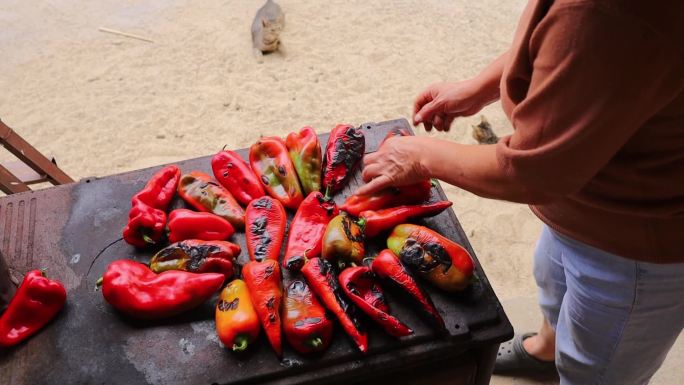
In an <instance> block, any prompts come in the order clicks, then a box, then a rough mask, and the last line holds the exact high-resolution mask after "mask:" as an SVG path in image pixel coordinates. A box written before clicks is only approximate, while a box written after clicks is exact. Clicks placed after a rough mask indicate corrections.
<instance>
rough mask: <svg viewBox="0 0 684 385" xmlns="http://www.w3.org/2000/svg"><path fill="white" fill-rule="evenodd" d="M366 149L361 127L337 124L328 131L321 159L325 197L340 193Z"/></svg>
mask: <svg viewBox="0 0 684 385" xmlns="http://www.w3.org/2000/svg"><path fill="white" fill-rule="evenodd" d="M365 149H366V139H365V137H364V135H363V131H362V130H361V127H358V128H354V127H353V126H350V125H348V124H338V125H337V126H335V128H333V129H332V131H330V137H328V145H327V147H326V148H325V156H324V157H323V188H324V189H325V191H326V195H328V194H333V193H335V192H337V191H340V190H341V189H342V188H343V187H344V184H345V182H346V181H347V180H348V179H349V176H350V175H351V174H352V171H354V167H356V165H357V164H358V163H359V161H360V160H361V158H363V154H364V152H365Z"/></svg>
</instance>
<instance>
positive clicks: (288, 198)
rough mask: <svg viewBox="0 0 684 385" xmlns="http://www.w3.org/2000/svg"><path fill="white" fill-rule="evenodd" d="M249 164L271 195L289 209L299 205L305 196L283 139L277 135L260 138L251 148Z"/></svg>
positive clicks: (294, 208)
mask: <svg viewBox="0 0 684 385" xmlns="http://www.w3.org/2000/svg"><path fill="white" fill-rule="evenodd" d="M249 164H250V165H252V169H253V170H254V173H255V174H256V176H257V177H258V178H259V179H261V183H262V185H263V186H264V189H265V190H266V191H267V192H268V194H269V195H271V196H272V197H274V198H276V199H277V200H279V201H280V202H281V203H282V204H283V206H285V207H287V208H288V209H291V210H296V209H297V207H299V205H300V204H301V203H302V200H303V199H304V196H303V195H302V189H301V187H300V186H299V180H298V179H297V172H296V171H295V169H294V165H293V164H292V161H291V160H290V155H289V154H288V152H287V147H285V143H284V142H283V140H282V139H280V138H279V137H277V136H269V137H265V138H261V139H259V140H258V141H257V142H256V143H254V144H253V145H252V147H250V149H249Z"/></svg>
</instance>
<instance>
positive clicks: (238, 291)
mask: <svg viewBox="0 0 684 385" xmlns="http://www.w3.org/2000/svg"><path fill="white" fill-rule="evenodd" d="M260 329H261V324H259V317H258V316H257V314H256V311H255V310H254V305H252V299H251V296H250V295H249V290H247V285H245V281H243V280H241V279H235V280H233V281H231V282H230V283H229V284H228V285H226V287H225V288H223V290H222V291H221V294H220V295H219V298H218V301H217V302H216V334H217V335H218V337H219V339H220V340H221V342H223V344H224V345H225V346H226V347H228V348H230V349H231V350H232V351H234V352H242V351H244V350H246V349H247V347H248V346H249V345H250V344H251V343H253V342H254V341H256V339H257V337H259V330H260Z"/></svg>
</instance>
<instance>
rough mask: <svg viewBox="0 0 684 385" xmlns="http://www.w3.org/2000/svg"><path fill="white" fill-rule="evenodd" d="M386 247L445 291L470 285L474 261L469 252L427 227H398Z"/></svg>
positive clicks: (410, 225) (454, 290)
mask: <svg viewBox="0 0 684 385" xmlns="http://www.w3.org/2000/svg"><path fill="white" fill-rule="evenodd" d="M387 247H388V248H389V249H390V250H392V252H393V253H394V254H396V255H398V256H399V257H400V258H401V261H402V262H403V263H405V264H406V265H407V266H409V267H410V268H412V269H414V270H416V271H417V272H418V274H420V275H421V276H422V277H423V278H425V279H427V280H428V281H430V282H431V283H433V284H434V285H435V286H437V287H439V288H440V289H442V290H444V291H448V292H457V291H460V290H463V289H465V288H466V286H468V284H469V283H470V279H471V277H472V275H473V259H472V257H471V256H470V254H468V251H467V250H466V249H464V248H463V247H461V245H459V244H458V243H456V242H453V241H451V240H449V239H447V238H445V237H443V236H441V235H439V234H437V233H436V232H435V231H433V230H430V229H428V228H427V227H424V226H418V225H412V224H403V225H399V226H397V227H395V228H394V230H392V233H391V234H390V236H389V238H387Z"/></svg>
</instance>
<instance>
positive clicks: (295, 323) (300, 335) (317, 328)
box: [283, 279, 333, 354]
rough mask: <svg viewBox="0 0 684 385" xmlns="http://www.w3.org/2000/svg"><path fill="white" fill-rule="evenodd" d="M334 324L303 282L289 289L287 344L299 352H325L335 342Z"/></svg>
mask: <svg viewBox="0 0 684 385" xmlns="http://www.w3.org/2000/svg"><path fill="white" fill-rule="evenodd" d="M332 331H333V322H332V320H331V319H330V318H329V317H328V313H327V312H326V310H325V308H324V307H323V306H322V305H321V304H320V303H319V302H318V300H317V299H316V297H315V296H314V295H313V293H312V292H311V289H309V285H307V284H306V281H304V280H302V279H295V280H293V281H292V282H291V283H290V285H289V286H288V287H287V288H286V289H285V303H284V306H283V332H284V333H285V338H286V339H287V342H289V343H290V345H291V346H292V347H293V348H294V350H296V351H298V352H299V353H303V354H307V353H313V352H321V351H323V350H325V349H327V348H328V346H329V345H330V341H331V340H332Z"/></svg>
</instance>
